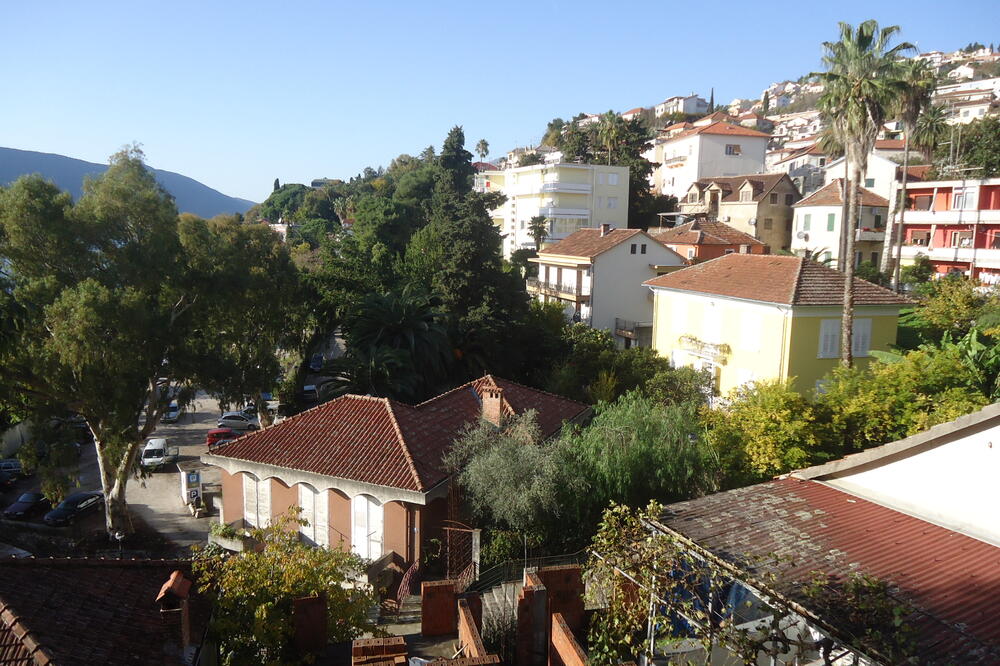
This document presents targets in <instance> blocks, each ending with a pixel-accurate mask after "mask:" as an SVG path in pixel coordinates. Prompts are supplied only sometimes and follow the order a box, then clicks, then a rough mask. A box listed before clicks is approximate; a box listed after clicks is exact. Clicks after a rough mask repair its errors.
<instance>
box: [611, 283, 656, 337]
mask: <svg viewBox="0 0 1000 666" xmlns="http://www.w3.org/2000/svg"><path fill="white" fill-rule="evenodd" d="M650 293H652V292H650ZM652 327H653V322H651V321H630V320H628V319H619V318H618V317H615V335H617V336H619V337H622V338H629V339H630V340H635V339H637V338H638V332H639V329H640V328H652Z"/></svg>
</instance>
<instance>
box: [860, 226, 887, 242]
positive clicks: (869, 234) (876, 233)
mask: <svg viewBox="0 0 1000 666" xmlns="http://www.w3.org/2000/svg"><path fill="white" fill-rule="evenodd" d="M854 240H856V241H878V242H879V243H881V242H882V241H884V240H885V230H884V229H880V230H875V229H858V230H857V231H856V232H855V235H854Z"/></svg>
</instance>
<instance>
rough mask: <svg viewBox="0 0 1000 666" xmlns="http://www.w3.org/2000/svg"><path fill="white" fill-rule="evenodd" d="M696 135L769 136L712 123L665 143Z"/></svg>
mask: <svg viewBox="0 0 1000 666" xmlns="http://www.w3.org/2000/svg"><path fill="white" fill-rule="evenodd" d="M696 134H718V135H722V136H755V137H764V138H767V137H770V136H771V135H770V134H765V133H764V132H758V131H757V130H755V129H750V128H749V127H743V126H742V125H733V124H731V123H724V122H714V123H712V124H711V125H705V126H704V127H692V128H690V129H686V130H684V131H683V132H680V133H679V134H675V135H674V136H671V137H667V138H666V139H665V141H674V140H675V139H683V138H685V137H689V136H695V135H696Z"/></svg>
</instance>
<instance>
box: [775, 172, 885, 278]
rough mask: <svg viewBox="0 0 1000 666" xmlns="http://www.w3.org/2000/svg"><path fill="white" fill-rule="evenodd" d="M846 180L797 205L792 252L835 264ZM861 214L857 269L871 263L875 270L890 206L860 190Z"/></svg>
mask: <svg viewBox="0 0 1000 666" xmlns="http://www.w3.org/2000/svg"><path fill="white" fill-rule="evenodd" d="M843 188H844V179H842V178H837V179H834V180H832V181H831V182H830V183H828V184H827V185H825V186H824V187H822V188H821V189H819V190H817V191H816V192H813V193H812V194H810V195H809V196H807V197H806V198H805V199H802V201H799V202H798V203H797V204H795V206H794V208H795V234H794V237H793V238H792V248H791V249H792V252H794V253H796V254H798V255H803V256H812V257H815V258H816V259H817V260H819V261H836V260H837V259H838V257H839V256H840V233H841V231H840V230H841V224H842V222H843V217H844V198H843ZM858 205H859V206H860V208H861V213H860V215H859V216H858V221H857V223H856V225H855V232H854V233H855V236H854V265H855V266H856V265H858V264H860V263H861V262H862V261H871V262H872V263H874V264H875V265H876V266H878V265H879V260H880V259H881V256H882V249H883V247H882V244H883V242H884V241H885V223H886V220H887V219H888V215H889V202H888V200H886V199H885V198H884V197H880V196H879V195H877V194H875V193H874V192H872V191H870V190H868V189H865V188H863V187H862V188H861V192H860V195H859V199H858Z"/></svg>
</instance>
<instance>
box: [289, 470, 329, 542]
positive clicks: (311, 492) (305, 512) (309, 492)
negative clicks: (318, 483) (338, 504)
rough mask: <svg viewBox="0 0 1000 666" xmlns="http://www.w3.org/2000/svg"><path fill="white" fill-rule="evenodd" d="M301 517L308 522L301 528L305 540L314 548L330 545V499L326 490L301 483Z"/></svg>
mask: <svg viewBox="0 0 1000 666" xmlns="http://www.w3.org/2000/svg"><path fill="white" fill-rule="evenodd" d="M297 485H298V488H299V506H300V507H301V508H302V514H301V515H300V517H301V518H302V519H303V520H305V521H306V522H307V524H306V525H301V526H299V533H300V534H302V538H303V540H305V542H306V543H309V544H311V545H314V546H324V547H325V546H329V545H330V525H329V522H330V518H329V513H330V498H329V496H328V495H327V493H326V491H325V490H322V491H321V490H317V489H316V488H315V486H313V485H312V484H310V483H299V484H297Z"/></svg>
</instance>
